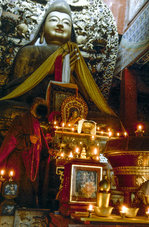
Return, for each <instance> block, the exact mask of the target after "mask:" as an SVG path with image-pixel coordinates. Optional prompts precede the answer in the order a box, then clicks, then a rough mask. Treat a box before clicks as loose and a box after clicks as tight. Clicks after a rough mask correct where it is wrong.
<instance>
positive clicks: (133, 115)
mask: <svg viewBox="0 0 149 227" xmlns="http://www.w3.org/2000/svg"><path fill="white" fill-rule="evenodd" d="M120 117H121V120H122V122H123V124H124V126H125V128H126V130H128V132H129V134H133V133H134V130H135V126H136V123H137V89H136V77H135V73H134V71H133V70H130V69H128V68H125V69H124V71H123V74H122V81H121V101H120Z"/></svg>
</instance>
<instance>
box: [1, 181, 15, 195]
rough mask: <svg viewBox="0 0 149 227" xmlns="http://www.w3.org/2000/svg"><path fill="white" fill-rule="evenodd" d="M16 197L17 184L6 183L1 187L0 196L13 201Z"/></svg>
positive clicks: (12, 182)
mask: <svg viewBox="0 0 149 227" xmlns="http://www.w3.org/2000/svg"><path fill="white" fill-rule="evenodd" d="M17 195H18V184H17V183H16V182H15V181H6V182H5V183H4V184H3V187H2V196H3V197H5V198H6V199H14V198H15V197H16V196H17Z"/></svg>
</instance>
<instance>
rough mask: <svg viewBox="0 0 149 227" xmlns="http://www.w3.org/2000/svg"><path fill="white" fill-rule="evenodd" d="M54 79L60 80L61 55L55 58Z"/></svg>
mask: <svg viewBox="0 0 149 227" xmlns="http://www.w3.org/2000/svg"><path fill="white" fill-rule="evenodd" d="M55 81H59V82H62V55H59V56H57V58H56V60H55Z"/></svg>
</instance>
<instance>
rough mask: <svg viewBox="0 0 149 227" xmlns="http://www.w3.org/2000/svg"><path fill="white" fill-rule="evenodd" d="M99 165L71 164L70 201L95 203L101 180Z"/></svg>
mask: <svg viewBox="0 0 149 227" xmlns="http://www.w3.org/2000/svg"><path fill="white" fill-rule="evenodd" d="M102 170H103V168H102V167H101V166H92V165H81V164H79V165H78V164H73V165H72V168H71V183H70V202H71V203H96V201H97V192H98V188H99V182H100V181H101V180H102Z"/></svg>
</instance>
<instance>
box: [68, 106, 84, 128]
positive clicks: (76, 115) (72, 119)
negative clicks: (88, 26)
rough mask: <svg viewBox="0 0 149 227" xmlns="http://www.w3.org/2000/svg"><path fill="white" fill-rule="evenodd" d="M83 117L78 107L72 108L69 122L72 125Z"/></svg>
mask: <svg viewBox="0 0 149 227" xmlns="http://www.w3.org/2000/svg"><path fill="white" fill-rule="evenodd" d="M81 119H82V118H81V117H80V114H79V110H78V109H77V108H72V109H70V114H69V118H68V122H67V124H71V125H74V124H77V123H78V121H79V120H81Z"/></svg>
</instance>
